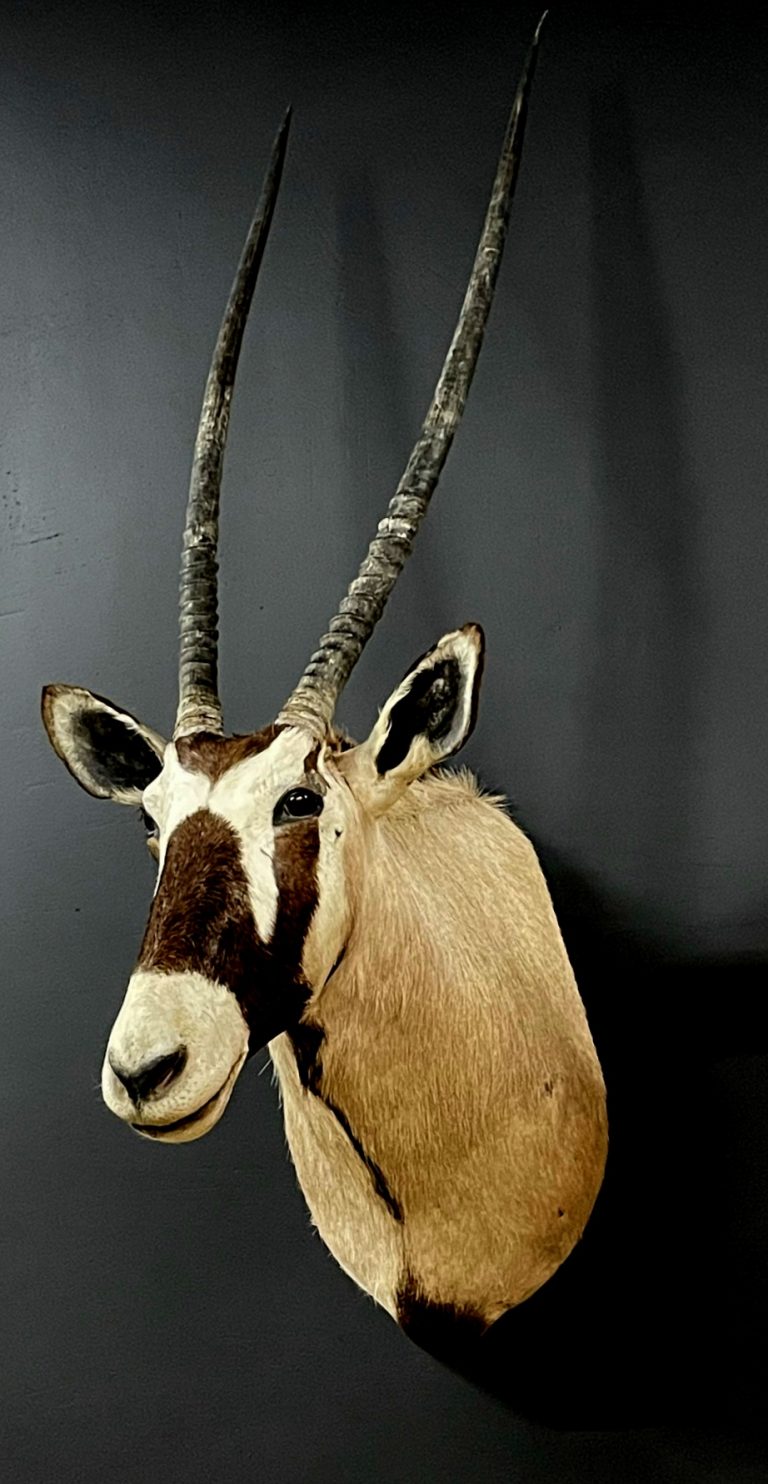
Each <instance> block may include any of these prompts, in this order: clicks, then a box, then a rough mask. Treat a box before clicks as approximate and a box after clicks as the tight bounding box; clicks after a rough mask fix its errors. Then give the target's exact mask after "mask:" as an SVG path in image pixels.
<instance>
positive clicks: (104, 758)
mask: <svg viewBox="0 0 768 1484" xmlns="http://www.w3.org/2000/svg"><path fill="white" fill-rule="evenodd" d="M42 712H43V724H44V726H45V730H46V731H47V733H48V736H49V738H50V741H51V746H52V747H53V750H54V752H56V753H58V755H59V757H60V758H61V761H62V762H63V763H64V764H65V765H66V767H67V768H69V771H70V773H71V774H72V777H73V778H76V779H77V781H78V783H79V784H80V786H81V787H82V788H84V789H86V791H87V792H88V793H89V794H93V795H94V797H95V798H97V799H114V800H115V802H116V803H118V804H138V803H140V802H141V795H142V792H143V791H144V789H145V788H146V787H147V784H148V783H151V782H152V779H153V778H156V777H157V775H158V773H159V772H160V769H161V768H162V766H163V752H164V751H165V747H166V743H165V742H164V741H163V739H162V737H160V736H159V735H158V733H157V732H153V731H152V730H151V728H150V727H145V726H142V724H141V722H140V721H137V720H136V718H135V716H131V715H130V714H129V713H128V712H127V711H119V710H118V709H117V707H116V706H113V705H112V703H111V701H105V700H104V697H103V696H94V695H92V694H91V692H90V691H89V690H81V689H80V687H79V686H76V685H46V687H45V689H44V691H43V701H42Z"/></svg>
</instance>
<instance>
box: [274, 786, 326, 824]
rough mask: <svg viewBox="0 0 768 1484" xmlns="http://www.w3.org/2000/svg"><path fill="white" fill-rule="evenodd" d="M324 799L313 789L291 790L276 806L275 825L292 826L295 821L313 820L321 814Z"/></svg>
mask: <svg viewBox="0 0 768 1484" xmlns="http://www.w3.org/2000/svg"><path fill="white" fill-rule="evenodd" d="M322 809H323V799H322V795H321V794H316V793H313V791H312V789H311V788H289V790H288V792H287V794H283V797H282V798H281V799H278V801H277V803H276V804H275V808H274V813H273V815H272V823H273V824H291V822H292V821H293V820H294V819H313V818H314V817H315V816H316V815H318V814H321V813H322Z"/></svg>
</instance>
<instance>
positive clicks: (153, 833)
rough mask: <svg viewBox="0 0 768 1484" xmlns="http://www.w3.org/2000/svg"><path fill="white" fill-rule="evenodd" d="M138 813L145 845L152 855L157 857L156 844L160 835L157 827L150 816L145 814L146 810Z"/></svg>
mask: <svg viewBox="0 0 768 1484" xmlns="http://www.w3.org/2000/svg"><path fill="white" fill-rule="evenodd" d="M139 813H140V814H141V822H142V824H143V826H144V830H145V832H146V836H147V845H148V847H149V849H150V851H151V853H152V855H157V850H158V843H157V842H158V837H159V835H160V829H159V826H158V825H156V824H155V821H154V819H153V818H152V816H151V814H147V811H146V809H140V810H139Z"/></svg>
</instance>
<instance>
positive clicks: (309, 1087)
mask: <svg viewBox="0 0 768 1484" xmlns="http://www.w3.org/2000/svg"><path fill="white" fill-rule="evenodd" d="M343 956H344V950H342V952H341V954H340V955H339V958H338V959H337V961H336V964H335V965H334V968H335V967H337V965H338V964H339V963H340V962H341V959H342V958H343ZM332 972H333V970H332V971H331V973H332ZM330 977H331V975H330V974H329V975H328V978H329V979H330ZM327 982H328V980H326V983H327ZM289 1034H290V1038H291V1044H292V1046H293V1050H294V1055H295V1057H296V1067H297V1070H298V1073H299V1080H300V1082H301V1085H302V1087H304V1088H305V1089H306V1091H307V1092H310V1093H312V1094H313V1095H314V1096H315V1097H318V1098H319V1099H320V1101H321V1102H322V1103H324V1104H325V1106H326V1108H327V1109H328V1111H329V1112H330V1113H332V1114H333V1116H334V1118H335V1119H336V1120H337V1122H338V1123H339V1124H340V1125H341V1127H342V1128H343V1130H344V1132H345V1134H346V1136H347V1138H348V1139H349V1142H350V1144H351V1145H352V1148H353V1149H354V1151H355V1154H356V1155H357V1157H358V1159H361V1160H362V1162H363V1164H364V1165H365V1168H366V1169H367V1171H368V1173H369V1175H370V1177H371V1180H372V1181H373V1188H374V1190H375V1191H376V1194H377V1196H378V1197H379V1199H380V1200H382V1201H383V1202H384V1204H385V1206H386V1207H387V1210H388V1211H389V1212H390V1215H392V1216H393V1217H394V1219H395V1221H402V1220H403V1208H402V1206H401V1205H400V1202H399V1200H398V1199H397V1196H396V1195H395V1194H394V1192H393V1191H392V1188H391V1186H390V1184H389V1182H388V1180H387V1178H386V1176H385V1175H384V1173H383V1171H382V1169H381V1167H380V1165H377V1163H376V1161H375V1160H374V1159H371V1156H370V1154H369V1153H368V1151H367V1150H366V1149H365V1147H364V1146H363V1144H362V1143H361V1142H360V1140H359V1139H358V1137H357V1135H356V1134H355V1133H354V1131H353V1129H352V1126H351V1124H350V1122H349V1119H348V1118H347V1115H346V1113H344V1112H343V1111H342V1109H341V1108H339V1106H338V1104H336V1103H334V1102H332V1101H331V1099H330V1098H329V1097H326V1095H325V1093H324V1092H323V1086H322V1083H323V1066H322V1060H321V1053H322V1049H323V1042H324V1040H325V1031H324V1030H323V1028H322V1026H320V1025H316V1024H312V1023H311V1022H308V1021H306V1022H304V1023H303V1024H300V1025H297V1026H296V1027H295V1028H294V1029H293V1030H291V1031H290V1032H289Z"/></svg>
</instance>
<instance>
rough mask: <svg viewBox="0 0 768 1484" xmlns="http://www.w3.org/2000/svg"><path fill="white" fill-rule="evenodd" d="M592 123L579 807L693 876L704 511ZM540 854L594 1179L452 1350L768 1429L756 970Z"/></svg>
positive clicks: (531, 1413)
mask: <svg viewBox="0 0 768 1484" xmlns="http://www.w3.org/2000/svg"><path fill="white" fill-rule="evenodd" d="M591 142H592V184H593V209H594V215H595V221H596V226H595V231H594V243H595V259H594V262H595V284H596V300H595V307H596V315H597V343H598V350H599V369H598V381H597V387H598V400H599V415H600V427H601V453H602V471H601V474H600V476H599V490H600V492H601V496H602V501H601V503H602V510H601V514H602V520H603V538H602V540H603V547H602V549H601V551H600V553H599V557H600V571H599V574H598V610H597V613H596V624H595V632H596V640H595V664H594V671H593V679H592V685H591V687H590V693H591V695H592V696H593V698H594V700H593V705H592V708H591V710H590V712H589V713H588V715H587V718H586V728H587V741H588V743H589V744H590V745H589V746H588V747H587V748H586V749H585V756H587V757H589V758H590V768H591V769H592V770H593V776H592V777H591V778H590V779H585V788H584V791H583V794H582V799H581V810H582V811H583V814H584V824H585V827H586V825H587V824H588V822H589V820H590V819H591V820H592V823H593V824H595V823H596V824H597V827H598V829H599V830H600V834H601V836H602V837H603V838H604V839H606V840H612V839H615V838H616V837H617V835H618V834H619V833H620V834H621V835H623V837H624V839H628V840H630V841H631V847H632V850H633V851H637V852H638V858H639V859H646V860H653V859H657V860H658V861H659V862H662V861H666V862H667V863H668V866H669V869H670V872H671V874H672V876H673V877H675V878H679V879H681V880H682V882H683V890H684V889H685V873H686V870H688V871H690V870H691V869H692V867H691V866H690V865H688V866H687V865H686V862H690V861H691V860H692V858H693V854H694V852H693V850H692V848H691V841H690V819H691V813H692V807H693V800H692V798H691V779H692V778H693V776H694V768H693V762H694V759H693V755H692V744H693V742H694V740H695V738H694V734H693V725H694V721H693V717H694V709H693V698H694V693H695V677H696V664H697V640H698V635H699V633H700V630H701V623H702V614H701V612H700V600H699V597H698V593H697V585H696V561H697V550H698V546H697V526H696V521H697V513H696V506H695V491H694V490H693V487H692V481H691V479H690V476H689V474H688V472H687V470H686V463H685V457H684V453H683V448H684V440H683V437H682V431H681V418H680V401H681V398H680V378H679V373H678V369H677V364H676V359H675V354H674V349H673V346H672V341H671V336H670V332H669V317H668V314H667V311H666V308H665V305H664V300H663V293H662V288H661V283H660V279H659V275H658V272H657V270H656V267H655V264H654V260H653V254H652V251H651V245H650V239H649V236H648V232H647V229H646V224H645V214H644V209H643V202H642V187H641V182H640V175H639V170H638V167H637V163H636V158H635V151H634V146H633V141H632V129H631V122H630V117H629V112H628V109H627V106H626V102H625V100H624V98H623V96H622V93H621V91H620V89H619V88H618V87H617V88H615V89H614V90H613V91H611V92H610V94H608V95H606V94H602V95H600V96H599V97H597V98H596V99H595V100H594V103H593V107H592V118H591ZM600 810H602V811H603V818H602V820H601V819H600V817H599V811H600ZM595 811H597V820H596V821H595ZM539 853H540V858H541V860H542V865H543V867H544V870H545V873H546V875H547V878H548V880H549V883H550V888H551V891H552V896H553V899H554V903H555V908H556V911H557V915H558V919H559V922H560V925H561V928H562V931H563V936H564V938H565V942H566V946H567V948H568V951H569V955H570V958H571V962H572V964H573V967H574V970H575V973H576V978H577V981H578V983H579V987H580V989H581V993H582V996H583V998H584V1002H585V1005H586V1008H587V1013H588V1016H589V1020H590V1025H591V1027H592V1031H593V1035H594V1038H595V1042H596V1045H597V1049H598V1053H599V1056H600V1060H601V1063H602V1066H603V1070H604V1073H605V1077H606V1082H607V1086H608V1102H609V1117H610V1153H609V1160H608V1167H607V1172H606V1178H605V1183H604V1186H603V1189H602V1191H601V1194H600V1196H599V1198H598V1202H597V1205H596V1207H595V1211H594V1213H593V1216H592V1218H591V1220H590V1222H589V1224H588V1226H587V1230H586V1233H585V1235H584V1237H583V1239H582V1241H581V1243H580V1244H579V1246H578V1247H577V1248H576V1250H575V1251H574V1253H572V1255H571V1256H570V1257H569V1258H568V1259H567V1261H566V1262H565V1263H564V1264H563V1266H562V1267H561V1268H560V1269H559V1271H558V1272H557V1273H556V1274H555V1276H554V1277H553V1278H552V1279H551V1280H550V1281H549V1282H548V1283H547V1284H545V1286H544V1287H543V1288H542V1289H540V1290H539V1292H538V1293H536V1294H534V1295H533V1297H532V1298H530V1299H529V1300H527V1301H526V1302H525V1303H524V1304H522V1305H521V1306H520V1307H519V1308H518V1309H515V1310H511V1311H510V1312H509V1313H507V1314H506V1315H505V1316H504V1317H503V1318H502V1319H501V1320H499V1322H498V1323H497V1324H496V1325H495V1326H494V1327H493V1329H492V1330H491V1331H489V1332H488V1334H487V1335H486V1336H485V1337H484V1338H483V1339H482V1340H480V1341H479V1342H473V1343H468V1344H467V1345H466V1347H465V1348H463V1349H462V1348H461V1347H460V1346H459V1348H457V1349H456V1350H455V1351H454V1352H453V1353H452V1354H451V1353H450V1352H448V1351H446V1350H445V1349H443V1350H442V1353H441V1358H442V1359H444V1360H447V1361H448V1363H449V1364H452V1365H453V1367H454V1368H455V1369H456V1370H458V1371H460V1372H461V1373H463V1374H465V1375H467V1376H469V1377H470V1378H472V1379H473V1380H475V1381H476V1382H477V1383H478V1384H479V1385H481V1386H483V1387H484V1388H485V1389H487V1390H489V1391H491V1392H492V1393H493V1394H494V1395H496V1396H498V1397H501V1398H503V1399H504V1400H505V1401H507V1402H508V1403H509V1405H510V1406H511V1407H513V1408H514V1410H515V1411H517V1412H521V1413H523V1415H525V1416H528V1417H530V1418H533V1419H535V1420H538V1421H541V1422H545V1423H548V1424H549V1425H553V1426H560V1427H568V1428H611V1427H643V1426H658V1425H670V1424H673V1425H675V1426H684V1425H685V1424H690V1423H696V1424H698V1425H699V1426H702V1425H703V1426H704V1427H705V1428H706V1427H710V1426H718V1425H722V1424H726V1425H730V1424H732V1423H734V1422H736V1423H740V1424H742V1425H743V1424H744V1423H751V1424H755V1425H756V1424H758V1423H763V1424H764V1414H765V1395H766V1381H767V1380H768V1376H767V1375H766V1365H765V1342H764V1335H765V1332H766V1328H767V1327H768V1273H767V1272H766V1262H765V1253H766V1251H768V1158H767V1156H766V1149H765V1144H766V1139H765V1134H766V1130H767V1129H768V1076H766V1072H768V1003H767V1002H766V997H765V991H764V986H765V983H766V980H767V977H768V976H767V970H768V965H766V964H765V963H762V962H759V961H758V960H757V958H756V957H755V958H754V959H751V958H750V957H749V956H745V957H744V958H742V959H741V960H740V961H729V962H719V961H716V960H715V961H694V960H691V959H685V958H681V956H680V954H679V952H678V951H675V950H674V949H671V948H670V949H669V950H668V951H665V949H664V947H663V945H662V946H660V945H659V941H658V938H657V937H656V938H654V939H653V940H651V939H650V937H649V935H647V934H646V933H645V931H644V930H643V929H642V928H641V927H640V926H639V925H638V921H637V916H636V913H634V911H633V909H631V908H630V907H629V906H624V905H623V904H622V903H621V901H619V900H618V899H617V900H615V901H613V902H609V901H607V900H606V899H605V897H604V896H602V895H601V894H600V893H598V892H597V891H596V890H595V889H593V887H592V886H591V885H590V883H589V882H588V881H587V880H586V879H585V877H584V875H583V874H581V873H580V872H579V871H577V870H575V869H574V868H573V867H572V866H571V865H570V864H569V863H568V862H566V861H565V860H563V859H560V858H558V857H557V856H556V855H555V854H554V853H552V852H548V851H546V850H540V852H539ZM661 887H662V890H664V889H665V888H669V889H672V881H671V880H670V881H669V882H662V883H661ZM675 889H677V887H676V886H675ZM689 911H690V908H689ZM435 1353H439V1354H440V1351H439V1350H436V1352H435Z"/></svg>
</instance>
